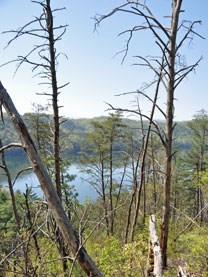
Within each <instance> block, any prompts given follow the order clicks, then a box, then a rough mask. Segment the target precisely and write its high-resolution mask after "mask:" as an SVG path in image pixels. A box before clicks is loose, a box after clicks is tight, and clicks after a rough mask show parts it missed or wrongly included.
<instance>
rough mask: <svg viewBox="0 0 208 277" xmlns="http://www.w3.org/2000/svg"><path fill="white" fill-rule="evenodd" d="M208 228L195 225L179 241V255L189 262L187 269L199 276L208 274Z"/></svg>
mask: <svg viewBox="0 0 208 277" xmlns="http://www.w3.org/2000/svg"><path fill="white" fill-rule="evenodd" d="M207 235H208V232H207V228H202V227H201V228H197V227H195V228H194V229H193V230H192V231H189V232H186V233H184V234H183V235H181V236H180V238H179V241H178V243H177V255H179V256H180V257H181V259H183V260H184V261H185V262H186V264H187V270H188V271H189V272H193V273H195V274H197V273H198V274H199V275H197V276H203V277H205V276H206V277H207V276H208V253H207V249H208V240H207Z"/></svg>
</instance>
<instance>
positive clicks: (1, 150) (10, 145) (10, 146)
mask: <svg viewBox="0 0 208 277" xmlns="http://www.w3.org/2000/svg"><path fill="white" fill-rule="evenodd" d="M12 147H23V145H22V144H21V143H15V142H13V143H9V144H7V145H5V146H3V147H1V148H0V153H2V152H3V151H5V150H7V149H10V148H12Z"/></svg>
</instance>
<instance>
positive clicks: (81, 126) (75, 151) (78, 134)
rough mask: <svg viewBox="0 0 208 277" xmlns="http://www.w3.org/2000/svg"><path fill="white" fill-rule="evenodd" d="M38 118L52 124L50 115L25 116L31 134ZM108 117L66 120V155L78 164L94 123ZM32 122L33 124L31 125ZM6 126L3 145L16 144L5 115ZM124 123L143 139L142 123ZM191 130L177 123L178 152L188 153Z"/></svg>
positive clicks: (1, 132)
mask: <svg viewBox="0 0 208 277" xmlns="http://www.w3.org/2000/svg"><path fill="white" fill-rule="evenodd" d="M37 117H40V119H41V117H45V120H47V121H46V122H47V124H49V123H48V122H52V115H50V114H47V115H46V114H45V115H44V114H41V115H38V114H32V113H31V114H24V115H22V118H23V120H25V122H26V125H27V126H28V129H29V130H30V132H31V133H34V132H35V130H34V127H35V125H34V124H35V123H34V121H35V118H36V119H37ZM105 119H106V117H104V116H103V117H95V118H91V119H89V118H79V119H71V118H65V119H64V122H63V124H62V125H61V131H62V134H63V137H64V140H65V143H66V145H67V147H66V148H65V149H64V153H65V155H66V156H68V157H69V158H71V159H72V161H73V162H76V159H77V158H78V156H79V153H80V151H83V150H84V149H83V145H85V144H86V139H87V138H86V136H87V134H88V133H90V132H92V129H93V127H92V124H91V123H92V122H93V121H95V120H96V121H98V122H103V121H104V120H105ZM31 120H32V121H33V124H31ZM4 121H5V124H2V125H1V126H0V136H1V138H2V142H3V144H8V143H11V142H15V141H17V140H18V137H17V135H16V133H15V130H14V128H13V126H12V124H11V122H10V120H9V118H8V117H7V115H6V114H5V115H4ZM122 123H123V124H124V125H126V128H127V129H129V130H132V131H133V133H134V136H135V137H136V136H137V137H141V136H142V129H141V122H140V121H139V120H133V119H127V118H122ZM143 124H144V126H145V128H147V126H148V121H144V123H143ZM157 124H158V126H160V127H161V128H162V127H164V124H165V123H164V122H162V121H158V122H157ZM191 133H192V132H191V129H190V128H189V127H188V122H185V121H182V122H177V123H176V127H175V130H174V145H175V147H176V148H177V150H180V151H186V150H188V149H189V148H190V136H191ZM21 152H22V150H21V149H12V150H11V151H9V152H8V155H10V156H13V155H19V153H21Z"/></svg>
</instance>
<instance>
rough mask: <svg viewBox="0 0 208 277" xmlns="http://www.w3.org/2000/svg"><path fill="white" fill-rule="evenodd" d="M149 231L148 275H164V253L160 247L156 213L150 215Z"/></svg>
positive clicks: (158, 276) (157, 276)
mask: <svg viewBox="0 0 208 277" xmlns="http://www.w3.org/2000/svg"><path fill="white" fill-rule="evenodd" d="M149 232H150V239H149V244H150V250H149V261H148V263H149V264H148V269H147V275H146V276H155V277H162V276H163V267H162V253H161V248H160V242H159V239H158V236H157V232H156V217H155V215H151V216H150V220H149Z"/></svg>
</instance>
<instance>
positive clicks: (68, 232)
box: [0, 82, 103, 277]
mask: <svg viewBox="0 0 208 277" xmlns="http://www.w3.org/2000/svg"><path fill="white" fill-rule="evenodd" d="M0 103H1V106H3V107H4V109H5V110H6V112H7V114H8V116H9V117H10V118H11V120H12V122H13V125H14V128H15V129H16V131H17V133H18V134H19V136H20V139H21V142H22V145H23V148H24V150H25V152H26V153H27V155H28V157H29V160H30V163H31V166H32V168H33V170H34V172H35V174H36V175H37V177H38V180H39V182H40V185H41V188H42V190H43V192H44V194H45V197H46V200H47V203H48V206H49V208H50V210H51V213H52V215H53V217H54V219H55V221H56V224H57V226H58V227H59V229H60V231H61V233H62V235H63V237H64V239H65V241H66V243H67V244H68V245H69V247H70V250H71V252H72V253H73V255H74V256H75V257H76V256H77V260H78V263H79V265H80V266H81V268H82V269H83V270H84V271H85V273H86V274H87V276H93V277H97V276H103V275H102V273H101V272H100V270H99V269H98V268H97V266H96V264H95V263H94V261H93V260H92V259H91V257H90V256H89V255H88V253H87V251H86V250H85V248H84V247H83V245H82V244H81V242H80V240H79V238H78V236H77V235H76V234H75V231H74V230H73V227H72V224H71V222H70V221H69V219H68V217H67V215H66V213H65V211H64V209H63V207H62V205H61V202H60V199H59V197H58V195H57V193H56V190H55V188H54V186H53V183H52V181H51V179H50V177H49V174H48V172H47V170H46V168H45V166H44V165H43V163H42V161H41V159H40V157H39V155H38V152H37V150H36V148H35V145H34V142H33V140H32V138H31V137H30V134H29V132H28V130H27V128H26V126H25V124H24V122H23V120H22V119H21V117H20V115H19V113H18V112H17V110H16V108H15V106H14V104H13V102H12V100H11V98H10V96H9V94H8V93H7V91H6V89H5V88H4V87H3V85H2V83H1V82H0ZM1 108H2V107H1Z"/></svg>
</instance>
